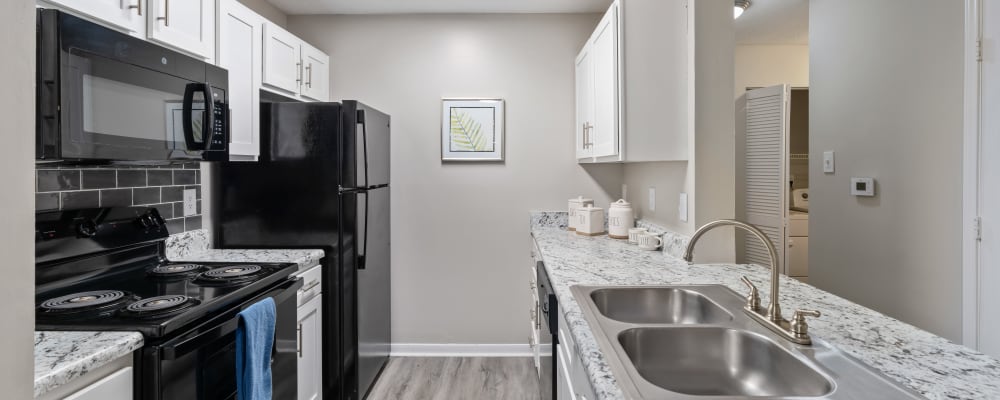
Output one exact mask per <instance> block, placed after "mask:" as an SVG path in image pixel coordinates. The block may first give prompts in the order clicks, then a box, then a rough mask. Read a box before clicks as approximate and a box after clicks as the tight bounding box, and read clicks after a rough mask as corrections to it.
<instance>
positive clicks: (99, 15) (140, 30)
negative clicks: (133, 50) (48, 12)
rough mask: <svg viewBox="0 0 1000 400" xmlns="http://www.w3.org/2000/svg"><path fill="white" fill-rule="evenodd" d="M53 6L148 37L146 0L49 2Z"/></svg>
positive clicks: (64, 0)
mask: <svg viewBox="0 0 1000 400" xmlns="http://www.w3.org/2000/svg"><path fill="white" fill-rule="evenodd" d="M49 1H50V2H51V3H52V4H55V5H58V6H62V7H65V8H67V9H69V10H73V11H76V12H78V13H81V14H86V15H89V16H90V17H92V18H94V19H96V20H99V21H101V22H104V23H107V24H109V25H111V26H113V27H116V28H118V29H122V30H125V31H127V32H129V33H132V34H136V35H139V36H145V35H146V15H147V14H148V10H147V9H146V0H49Z"/></svg>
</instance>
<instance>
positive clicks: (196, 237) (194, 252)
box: [166, 229, 325, 270]
mask: <svg viewBox="0 0 1000 400" xmlns="http://www.w3.org/2000/svg"><path fill="white" fill-rule="evenodd" d="M166 253H167V259H168V260H170V261H174V262H260V263H296V264H298V265H299V269H300V270H302V269H305V268H309V267H312V266H314V265H316V264H319V261H320V260H321V259H323V257H324V256H325V253H324V252H323V250H319V249H245V250H244V249H213V248H211V243H210V242H209V236H208V231H207V230H205V229H196V230H193V231H188V232H184V233H179V234H176V235H171V236H170V237H169V238H168V239H167V243H166Z"/></svg>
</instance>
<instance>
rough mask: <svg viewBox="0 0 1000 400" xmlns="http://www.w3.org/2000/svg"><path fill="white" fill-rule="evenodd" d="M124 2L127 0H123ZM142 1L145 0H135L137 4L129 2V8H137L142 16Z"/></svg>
mask: <svg viewBox="0 0 1000 400" xmlns="http://www.w3.org/2000/svg"><path fill="white" fill-rule="evenodd" d="M124 2H125V1H124V0H122V3H124ZM142 2H143V0H136V2H135V3H136V4H135V5H132V4H129V5H128V8H127V9H128V10H132V9H135V10H136V11H137V12H138V13H139V16H140V17H141V16H142Z"/></svg>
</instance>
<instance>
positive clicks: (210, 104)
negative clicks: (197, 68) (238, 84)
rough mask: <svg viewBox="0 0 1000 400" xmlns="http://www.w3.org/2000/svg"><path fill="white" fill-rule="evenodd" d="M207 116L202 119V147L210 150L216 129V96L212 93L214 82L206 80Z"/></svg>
mask: <svg viewBox="0 0 1000 400" xmlns="http://www.w3.org/2000/svg"><path fill="white" fill-rule="evenodd" d="M203 89H204V91H205V116H204V117H203V118H202V120H201V148H200V149H199V150H208V149H209V147H210V146H211V143H212V133H213V132H214V131H215V97H214V96H213V95H212V84H211V83H209V82H208V81H205V83H204V87H203Z"/></svg>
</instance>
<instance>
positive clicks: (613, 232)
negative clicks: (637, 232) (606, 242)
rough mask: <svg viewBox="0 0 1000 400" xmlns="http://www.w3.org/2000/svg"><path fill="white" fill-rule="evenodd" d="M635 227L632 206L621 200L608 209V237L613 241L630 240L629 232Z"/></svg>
mask: <svg viewBox="0 0 1000 400" xmlns="http://www.w3.org/2000/svg"><path fill="white" fill-rule="evenodd" d="M634 226H635V213H634V212H633V211H632V204H630V203H629V202H627V201H625V199H620V200H618V201H616V202H614V203H611V207H608V236H610V237H611V238H613V239H628V230H629V229H632V228H633V227H634Z"/></svg>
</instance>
